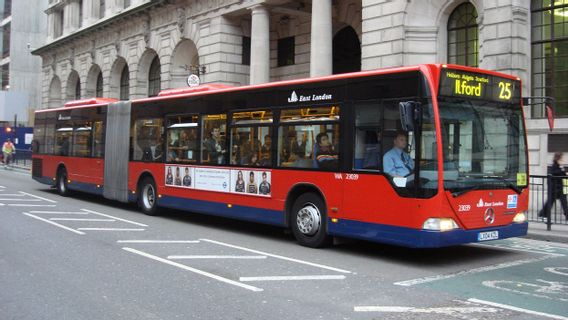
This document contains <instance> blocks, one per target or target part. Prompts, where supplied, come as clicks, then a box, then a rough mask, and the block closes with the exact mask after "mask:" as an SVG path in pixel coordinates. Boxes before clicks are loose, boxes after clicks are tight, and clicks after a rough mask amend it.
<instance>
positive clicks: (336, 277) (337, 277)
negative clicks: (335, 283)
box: [239, 275, 345, 282]
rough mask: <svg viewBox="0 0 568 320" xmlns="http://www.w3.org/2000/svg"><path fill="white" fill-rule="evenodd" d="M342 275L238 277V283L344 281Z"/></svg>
mask: <svg viewBox="0 0 568 320" xmlns="http://www.w3.org/2000/svg"><path fill="white" fill-rule="evenodd" d="M344 279H345V276H344V275H314V276H267V277H240V278H239V281H242V282H252V281H303V280H344Z"/></svg>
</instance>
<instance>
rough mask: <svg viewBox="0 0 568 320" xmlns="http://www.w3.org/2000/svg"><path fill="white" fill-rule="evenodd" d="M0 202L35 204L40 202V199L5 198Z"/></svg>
mask: <svg viewBox="0 0 568 320" xmlns="http://www.w3.org/2000/svg"><path fill="white" fill-rule="evenodd" d="M0 201H24V202H37V201H41V200H40V199H21V198H20V199H10V198H6V199H0Z"/></svg>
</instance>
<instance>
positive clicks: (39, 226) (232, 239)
mask: <svg viewBox="0 0 568 320" xmlns="http://www.w3.org/2000/svg"><path fill="white" fill-rule="evenodd" d="M0 217H1V222H0V319H2V320H9V319H18V320H20V319H30V320H31V319H33V320H38V319H73V320H80V319H89V320H91V319H436V320H439V319H466V320H473V319H568V246H566V245H564V244H555V243H546V242H540V241H535V240H528V239H509V240H501V241H496V242H488V243H484V244H475V245H467V246H459V247H453V248H445V249H437V250H411V249H404V248H398V247H393V246H386V245H380V244H373V243H365V242H355V241H353V242H346V243H343V244H338V245H335V246H333V247H330V248H326V249H309V248H305V247H301V246H299V245H297V244H296V243H295V241H294V239H293V237H292V236H291V235H290V234H289V233H286V232H284V230H282V229H279V228H275V227H271V226H265V225H258V224H253V223H246V222H239V221H234V220H228V219H222V218H215V217H208V216H203V215H197V214H192V213H189V212H180V211H166V212H164V214H163V215H162V216H160V217H150V216H145V215H143V214H141V213H139V212H138V211H137V209H136V207H134V206H133V205H125V204H121V203H117V202H112V201H106V200H104V199H103V198H100V197H95V196H90V195H86V194H74V195H73V196H72V197H68V198H63V197H60V196H58V195H57V194H56V193H55V192H54V190H52V189H50V188H49V187H47V186H45V185H41V184H39V183H36V182H35V181H33V180H31V178H30V177H29V173H26V172H22V171H17V170H3V169H0Z"/></svg>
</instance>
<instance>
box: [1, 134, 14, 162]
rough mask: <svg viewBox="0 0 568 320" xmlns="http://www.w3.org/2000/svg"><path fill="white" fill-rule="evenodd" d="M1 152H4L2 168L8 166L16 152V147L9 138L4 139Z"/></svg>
mask: <svg viewBox="0 0 568 320" xmlns="http://www.w3.org/2000/svg"><path fill="white" fill-rule="evenodd" d="M2 153H3V154H4V169H6V168H7V167H8V165H10V164H11V163H12V161H13V160H14V159H13V157H14V154H16V147H14V144H13V143H12V141H11V140H10V138H8V139H6V142H4V144H3V145H2Z"/></svg>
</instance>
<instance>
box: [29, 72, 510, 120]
mask: <svg viewBox="0 0 568 320" xmlns="http://www.w3.org/2000/svg"><path fill="white" fill-rule="evenodd" d="M442 68H449V69H456V70H463V71H469V72H478V73H487V74H490V75H494V76H499V77H503V78H508V79H513V80H520V79H519V78H518V77H515V76H511V75H508V74H504V73H500V72H496V71H491V70H484V69H478V68H473V67H466V66H461V65H452V64H421V65H413V66H405V67H392V68H381V69H374V70H368V71H358V72H351V73H343V74H337V75H328V76H322V77H314V78H303V79H294V80H284V81H275V82H267V83H262V84H255V85H245V86H229V85H224V84H214V83H209V84H203V85H201V86H197V87H184V88H175V89H166V90H163V91H161V92H160V93H159V94H158V96H156V97H149V98H140V99H133V100H132V103H145V102H154V101H161V100H166V99H171V98H184V97H192V96H200V95H209V94H215V93H221V92H233V91H248V90H254V89H265V88H273V87H280V86H288V85H300V84H308V83H314V82H319V81H331V80H341V79H354V78H361V77H367V76H374V75H381V74H392V73H398V72H409V71H419V70H422V71H425V70H428V69H430V70H436V71H437V72H439V70H441V69H442ZM436 82H437V81H436ZM436 85H437V83H436ZM116 101H118V100H117V99H112V98H89V99H82V100H75V101H70V102H67V103H65V106H64V108H65V109H68V108H77V107H96V106H104V105H108V104H110V103H112V102H116ZM61 109H63V108H55V109H42V110H38V111H36V112H45V111H56V110H61Z"/></svg>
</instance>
